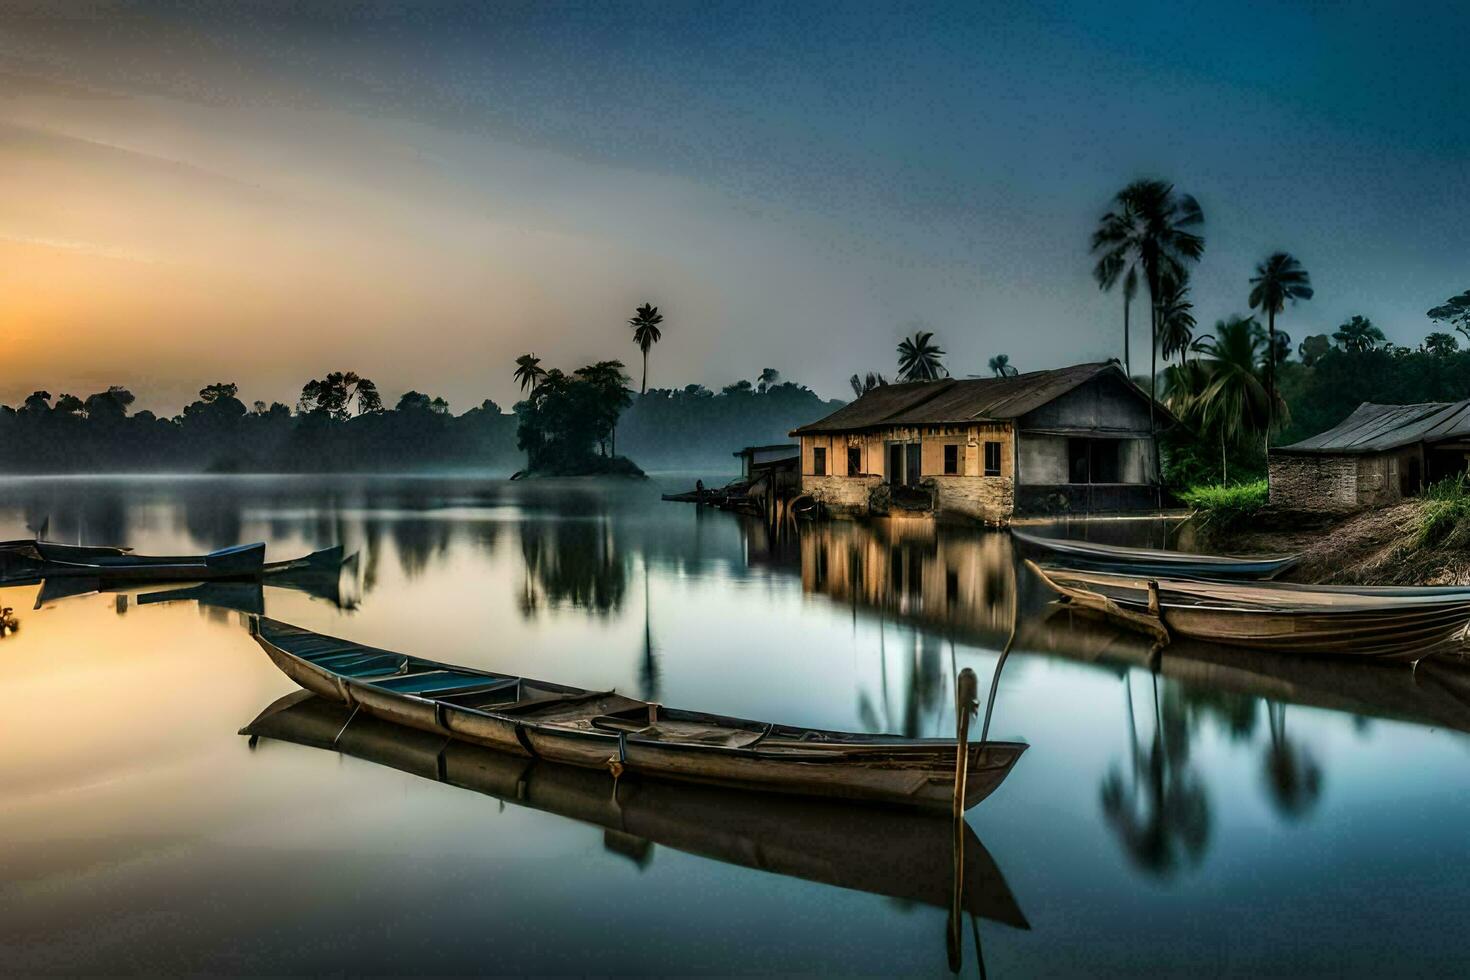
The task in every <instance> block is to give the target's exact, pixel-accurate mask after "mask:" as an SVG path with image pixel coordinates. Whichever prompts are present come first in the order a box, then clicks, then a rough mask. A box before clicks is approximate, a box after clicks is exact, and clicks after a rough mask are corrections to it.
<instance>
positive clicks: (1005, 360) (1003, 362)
mask: <svg viewBox="0 0 1470 980" xmlns="http://www.w3.org/2000/svg"><path fill="white" fill-rule="evenodd" d="M990 370H991V372H992V373H993V374H994V375H995V376H996V377H997V378H1014V377H1015V376H1016V375H1017V374H1019V373H1020V372H1019V371H1017V370H1016V369H1015V368H1013V367H1011V356H1010V355H1009V354H997V355H995V356H994V357H992V358H991V359H990Z"/></svg>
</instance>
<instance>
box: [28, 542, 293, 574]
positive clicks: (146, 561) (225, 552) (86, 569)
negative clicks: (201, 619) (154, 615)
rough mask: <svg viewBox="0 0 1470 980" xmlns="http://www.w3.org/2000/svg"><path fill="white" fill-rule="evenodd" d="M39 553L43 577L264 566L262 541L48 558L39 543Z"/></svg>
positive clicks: (245, 570) (246, 570) (239, 570)
mask: <svg viewBox="0 0 1470 980" xmlns="http://www.w3.org/2000/svg"><path fill="white" fill-rule="evenodd" d="M41 557H42V558H43V559H45V565H44V567H43V568H42V571H41V574H42V575H44V576H45V577H46V578H63V577H75V578H95V579H101V580H104V581H121V580H138V581H148V582H163V581H186V582H193V581H202V580H205V579H212V578H231V577H235V576H241V575H258V574H260V573H261V571H262V570H263V569H264V568H265V542H263V541H258V542H256V543H255V544H241V545H235V546H234V547H233V548H221V549H219V550H218V551H211V552H210V553H209V554H207V555H178V556H166V557H165V556H156V555H134V554H124V555H103V556H98V557H95V558H90V559H88V560H86V561H63V560H60V559H56V558H52V557H50V556H49V555H48V552H47V547H46V546H45V545H43V546H42V547H41Z"/></svg>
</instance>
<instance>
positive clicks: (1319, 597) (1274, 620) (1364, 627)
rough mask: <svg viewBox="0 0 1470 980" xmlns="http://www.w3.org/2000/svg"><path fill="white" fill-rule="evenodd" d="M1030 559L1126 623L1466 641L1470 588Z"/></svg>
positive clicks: (1315, 648)
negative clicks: (1146, 571) (1145, 570)
mask: <svg viewBox="0 0 1470 980" xmlns="http://www.w3.org/2000/svg"><path fill="white" fill-rule="evenodd" d="M1026 564H1027V566H1028V567H1029V568H1030V569H1031V570H1032V571H1034V572H1035V573H1036V574H1037V575H1038V576H1040V577H1041V580H1042V581H1043V582H1045V583H1046V584H1047V585H1048V586H1049V587H1050V588H1052V589H1053V590H1055V591H1056V592H1058V593H1059V594H1061V595H1062V596H1063V597H1065V598H1066V599H1067V600H1068V601H1070V602H1071V603H1073V604H1074V605H1076V606H1079V607H1081V608H1084V609H1090V610H1093V611H1095V612H1098V613H1101V614H1103V615H1106V616H1108V617H1110V618H1112V619H1114V620H1115V621H1117V622H1120V623H1123V624H1124V625H1128V626H1132V627H1134V628H1136V629H1141V630H1143V631H1145V632H1153V633H1155V634H1156V635H1157V636H1158V638H1159V639H1160V640H1161V641H1162V642H1168V640H1169V638H1170V637H1171V636H1172V635H1173V634H1178V635H1181V636H1189V637H1194V638H1196V639H1202V640H1211V641H1214V642H1216V643H1224V644H1228V645H1231V646H1247V647H1254V648H1257V649H1261V650H1274V651H1280V652H1283V653H1306V654H1339V655H1344V656H1355V657H1382V658H1389V659H1397V660H1419V659H1421V658H1423V657H1425V656H1427V655H1429V654H1431V653H1435V652H1440V651H1444V650H1451V649H1455V648H1458V647H1463V646H1464V644H1465V642H1466V636H1467V629H1470V588H1456V587H1433V586H1426V587H1402V588H1401V587H1395V586H1363V587H1359V586H1330V585H1295V584H1288V583H1283V582H1249V583H1247V582H1201V581H1194V580H1190V579H1167V578H1157V579H1150V578H1143V577H1139V576H1136V575H1118V574H1113V573H1110V572H1096V571H1087V570H1081V569H1071V568H1056V567H1048V568H1043V567H1042V566H1040V565H1038V564H1036V562H1034V561H1030V560H1028V561H1027V562H1026Z"/></svg>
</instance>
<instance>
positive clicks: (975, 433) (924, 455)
mask: <svg viewBox="0 0 1470 980" xmlns="http://www.w3.org/2000/svg"><path fill="white" fill-rule="evenodd" d="M889 442H903V443H909V442H917V443H919V444H920V447H921V448H920V462H919V469H920V482H921V483H922V484H923V485H924V486H930V487H933V488H934V492H935V508H936V510H938V511H939V512H941V513H944V514H952V515H963V516H967V517H973V518H975V519H977V520H982V521H986V522H989V523H998V522H1002V521H1004V520H1005V519H1006V518H1008V517H1009V516H1010V513H1011V510H1012V508H1013V500H1014V484H1013V481H1012V479H1011V474H1012V472H1013V464H1014V459H1013V455H1012V443H1011V431H1010V425H1009V424H1007V423H974V424H965V425H948V426H941V425H934V426H906V427H895V428H891V429H887V430H882V431H878V432H873V433H865V434H861V435H830V436H829V435H817V436H803V437H802V439H801V487H802V490H803V491H804V492H805V493H809V494H811V495H812V497H814V498H815V499H817V500H819V501H821V502H822V503H824V504H826V505H827V506H828V507H829V508H831V509H833V510H836V511H844V512H854V511H866V510H867V508H868V493H869V491H870V490H871V489H872V488H873V487H875V486H877V485H878V484H880V483H882V482H884V481H885V480H886V472H885V469H886V463H887V459H888V453H887V445H888V443H889ZM986 442H996V443H999V444H1000V475H999V476H985V475H984V471H985V450H984V446H985V443H986ZM849 445H856V446H859V447H861V449H862V451H863V459H864V473H863V475H861V476H849V475H847V447H848V446H849ZM946 445H954V446H958V447H959V459H958V462H959V472H958V473H954V474H946V473H945V472H944V447H945V446H946ZM819 446H820V447H823V448H825V449H826V450H827V473H826V475H825V476H817V475H816V472H815V463H814V457H813V452H812V450H813V449H815V448H817V447H819Z"/></svg>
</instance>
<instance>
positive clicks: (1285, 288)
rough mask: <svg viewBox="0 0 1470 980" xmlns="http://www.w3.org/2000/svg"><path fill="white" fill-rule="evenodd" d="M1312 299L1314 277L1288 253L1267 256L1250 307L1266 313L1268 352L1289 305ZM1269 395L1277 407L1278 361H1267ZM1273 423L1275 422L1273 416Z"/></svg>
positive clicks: (1254, 281) (1258, 270)
mask: <svg viewBox="0 0 1470 980" xmlns="http://www.w3.org/2000/svg"><path fill="white" fill-rule="evenodd" d="M1311 298H1312V277H1311V276H1310V275H1308V274H1307V270H1306V269H1304V268H1303V267H1302V264H1301V263H1300V262H1298V261H1297V260H1296V259H1295V258H1294V257H1293V256H1291V255H1290V254H1289V253H1287V252H1272V253H1271V254H1270V255H1269V256H1267V258H1266V261H1264V262H1262V263H1261V264H1260V265H1258V266H1256V274H1255V275H1254V276H1252V277H1251V295H1250V304H1251V309H1253V310H1263V311H1265V314H1266V335H1267V346H1266V349H1267V350H1270V351H1274V350H1275V349H1276V314H1278V313H1280V312H1281V311H1282V310H1283V309H1285V307H1286V301H1287V300H1290V301H1291V302H1292V303H1296V301H1297V300H1299V299H1303V300H1305V299H1311ZM1266 391H1267V394H1268V395H1269V396H1270V399H1269V404H1270V405H1272V406H1273V407H1274V405H1275V404H1276V363H1275V358H1270V359H1268V360H1267V364H1266ZM1271 421H1272V422H1274V421H1275V415H1274V414H1273V415H1272V417H1271ZM1267 428H1268V429H1269V428H1270V427H1269V426H1268V427H1267ZM1266 438H1267V440H1268V441H1269V440H1270V438H1271V437H1270V434H1269V431H1268V433H1267V436H1266Z"/></svg>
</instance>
